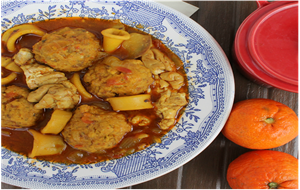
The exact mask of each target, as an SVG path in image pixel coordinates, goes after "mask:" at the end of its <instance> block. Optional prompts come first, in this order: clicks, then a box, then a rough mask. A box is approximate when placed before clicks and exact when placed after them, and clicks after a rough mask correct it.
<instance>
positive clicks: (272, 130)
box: [222, 98, 298, 149]
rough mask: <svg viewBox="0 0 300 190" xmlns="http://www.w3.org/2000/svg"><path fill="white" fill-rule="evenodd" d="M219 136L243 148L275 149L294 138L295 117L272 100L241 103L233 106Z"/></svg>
mask: <svg viewBox="0 0 300 190" xmlns="http://www.w3.org/2000/svg"><path fill="white" fill-rule="evenodd" d="M222 133H223V135H224V136H225V137H226V138H228V139H229V140H231V141H232V142H234V143H236V144H238V145H240V146H243V147H245V148H249V149H270V148H275V147H279V146H282V145H284V144H286V143H288V142H290V141H291V140H293V139H294V138H296V137H297V136H298V117H297V115H296V113H295V112H294V111H293V110H292V109H291V108H289V107H288V106H286V105H284V104H282V103H280V102H277V101H274V100H270V99H262V98H257V99H249V100H243V101H240V102H237V103H235V104H234V105H233V107H232V110H231V113H230V115H229V117H228V120H227V122H226V124H225V126H224V128H223V129H222Z"/></svg>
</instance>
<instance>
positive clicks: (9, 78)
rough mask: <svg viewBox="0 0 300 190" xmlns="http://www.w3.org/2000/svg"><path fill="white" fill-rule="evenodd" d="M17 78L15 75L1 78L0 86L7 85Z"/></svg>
mask: <svg viewBox="0 0 300 190" xmlns="http://www.w3.org/2000/svg"><path fill="white" fill-rule="evenodd" d="M16 78H17V73H10V74H9V75H8V76H7V77H5V78H1V85H5V84H8V83H10V82H12V81H13V80H15V79H16Z"/></svg>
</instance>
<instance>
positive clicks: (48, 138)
mask: <svg viewBox="0 0 300 190" xmlns="http://www.w3.org/2000/svg"><path fill="white" fill-rule="evenodd" d="M28 132H29V133H31V134H32V136H33V138H34V141H33V149H32V151H31V153H30V154H29V155H28V156H29V157H31V158H33V157H36V156H48V155H54V154H60V153H62V151H64V150H65V148H66V147H67V145H66V144H65V142H64V141H63V138H62V137H61V136H55V135H43V134H41V133H39V132H37V131H35V130H33V129H29V130H28Z"/></svg>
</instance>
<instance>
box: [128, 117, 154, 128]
mask: <svg viewBox="0 0 300 190" xmlns="http://www.w3.org/2000/svg"><path fill="white" fill-rule="evenodd" d="M130 122H131V123H132V124H135V125H139V126H147V125H149V124H150V122H151V120H150V118H148V117H146V116H143V115H136V116H134V117H133V118H130Z"/></svg>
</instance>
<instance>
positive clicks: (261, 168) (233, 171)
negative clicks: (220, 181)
mask: <svg viewBox="0 0 300 190" xmlns="http://www.w3.org/2000/svg"><path fill="white" fill-rule="evenodd" d="M227 181H228V184H229V186H230V187H231V188H233V189H298V159H297V158H295V157H293V156H291V155H289V154H287V153H284V152H279V151H273V150H255V151H251V152H247V153H245V154H242V155H241V156H239V157H238V158H236V159H235V160H234V161H232V162H231V163H230V164H229V166H228V169H227Z"/></svg>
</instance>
